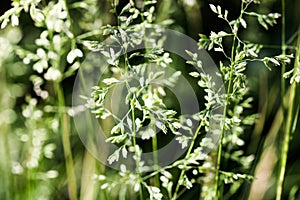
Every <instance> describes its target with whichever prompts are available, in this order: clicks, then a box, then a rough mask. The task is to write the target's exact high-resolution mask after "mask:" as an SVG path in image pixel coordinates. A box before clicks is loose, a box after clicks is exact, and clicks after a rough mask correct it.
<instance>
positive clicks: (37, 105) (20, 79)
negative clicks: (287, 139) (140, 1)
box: [0, 0, 300, 200]
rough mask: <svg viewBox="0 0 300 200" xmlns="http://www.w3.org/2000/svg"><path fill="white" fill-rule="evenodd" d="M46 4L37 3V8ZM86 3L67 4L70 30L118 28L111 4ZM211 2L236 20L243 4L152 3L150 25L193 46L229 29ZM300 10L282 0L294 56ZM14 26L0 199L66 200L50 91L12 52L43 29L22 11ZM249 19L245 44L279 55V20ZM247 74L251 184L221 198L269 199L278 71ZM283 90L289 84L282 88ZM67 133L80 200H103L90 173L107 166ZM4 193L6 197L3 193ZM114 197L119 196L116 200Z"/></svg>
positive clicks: (1, 85)
mask: <svg viewBox="0 0 300 200" xmlns="http://www.w3.org/2000/svg"><path fill="white" fill-rule="evenodd" d="M20 2H21V0H20ZM50 2H51V1H49V0H43V1H42V5H47V4H49V3H50ZM53 2H56V1H53ZM78 2H79V1H78ZM86 2H89V3H90V4H93V8H94V10H86V9H84V8H80V6H79V4H78V8H76V9H75V6H74V5H77V4H74V3H76V1H75V0H67V3H68V5H73V6H74V9H70V15H71V20H72V29H73V31H74V33H75V34H76V35H80V34H83V33H85V32H86V30H88V29H91V30H93V29H94V30H96V29H97V28H99V27H101V26H102V25H106V24H111V25H114V24H116V17H115V16H114V15H113V14H112V13H111V12H110V10H111V9H112V8H111V2H110V1H107V0H95V1H86ZM127 3H128V1H123V0H120V2H119V6H118V7H119V8H120V9H121V8H123V7H124V6H125V5H126V4H127ZM209 4H218V5H221V7H222V8H225V9H227V10H228V11H229V18H230V19H234V18H236V17H237V16H238V15H239V10H240V6H241V2H240V1H239V0H227V1H217V0H161V1H160V0H158V2H157V5H156V21H157V22H159V21H163V20H165V19H172V20H174V23H173V24H172V25H171V27H170V28H171V29H174V30H177V31H180V32H182V33H184V34H186V35H188V36H190V37H192V38H193V39H195V40H196V41H198V40H199V33H201V34H205V35H209V34H210V32H211V31H215V32H217V31H221V30H226V29H228V27H226V25H225V24H224V23H223V21H222V20H220V19H219V18H218V17H217V16H216V15H215V14H214V13H213V12H211V10H210V8H209ZM11 7H12V6H11V2H10V1H8V0H2V1H1V6H0V15H2V14H4V12H5V11H7V10H8V9H10V8H11ZM254 7H255V9H256V11H257V12H259V13H270V12H277V13H281V1H280V0H263V1H262V3H261V4H259V5H255V6H254ZM299 9H300V1H299V0H288V1H286V44H287V53H293V54H295V52H296V45H297V44H296V43H297V31H298V30H299V25H300V12H299ZM82 18H90V19H89V23H90V24H83V23H84V22H82ZM19 21H20V22H19V23H20V24H19V26H18V27H11V26H8V27H7V28H6V29H2V30H0V134H1V139H0V145H1V148H0V150H1V151H0V152H1V154H0V156H1V157H0V166H1V175H0V177H1V178H0V199H8V198H10V199H69V198H70V197H69V194H68V191H67V190H68V188H67V187H68V186H67V174H66V170H65V162H66V160H65V159H66V158H65V157H64V149H63V145H62V140H61V136H60V135H59V134H58V133H59V128H58V127H59V122H58V120H57V118H56V117H55V116H56V115H57V112H56V111H57V110H56V107H55V106H53V105H52V104H51V102H55V101H56V99H55V98H56V97H55V95H54V93H55V92H54V89H53V85H51V84H49V83H48V82H46V81H45V80H43V79H42V78H39V77H38V75H37V73H36V72H35V71H34V70H33V69H32V65H30V64H27V65H26V64H24V60H22V59H21V58H20V57H22V56H20V54H22V53H21V51H19V53H18V46H22V48H24V49H27V50H28V51H35V50H36V48H37V47H36V39H38V38H39V37H40V34H41V32H42V28H41V27H38V26H35V25H34V22H33V21H32V19H31V18H30V16H29V14H28V13H25V12H21V14H20V18H19ZM247 21H248V28H247V29H246V30H245V31H243V32H241V37H242V38H243V39H244V40H248V41H252V42H254V43H257V44H262V45H263V49H262V53H261V54H262V55H265V56H272V55H278V54H280V53H281V43H282V39H281V19H279V20H278V23H277V24H276V25H274V26H273V27H270V29H269V30H265V29H264V28H263V27H261V26H259V25H258V23H257V21H256V20H255V19H250V18H249V19H247ZM96 39H97V37H96ZM64 45H65V46H64V48H65V49H68V48H70V46H71V45H72V41H66V42H65V44H64ZM211 56H212V58H213V59H214V60H215V61H216V63H218V62H219V60H222V59H224V58H223V57H222V56H221V55H220V54H217V53H211ZM292 68H293V63H292V64H291V65H288V66H287V70H289V69H292ZM246 75H247V79H248V84H249V87H250V93H249V96H253V97H254V103H253V107H252V109H251V111H249V114H251V113H260V117H259V120H258V121H257V122H256V124H255V125H254V126H252V127H250V128H248V129H247V130H246V133H245V141H246V145H245V146H244V147H243V148H244V149H243V150H244V151H245V152H246V154H249V155H250V154H254V155H255V160H254V162H253V164H252V166H251V169H250V170H249V171H248V172H247V173H248V174H252V175H253V176H254V177H255V178H254V180H253V182H247V183H244V184H243V186H242V187H241V189H239V190H238V191H237V192H236V193H235V195H234V196H232V197H230V198H227V199H253V200H258V199H275V193H276V192H275V190H276V177H277V174H278V160H279V147H280V144H281V141H282V135H283V130H282V128H281V124H282V122H283V121H285V120H286V119H285V118H284V117H283V115H282V113H281V111H280V106H281V100H280V99H281V98H280V96H281V68H280V67H274V68H272V70H271V71H270V70H268V69H267V68H266V67H264V66H263V64H260V63H252V64H250V65H248V66H247V71H246ZM74 78H75V77H74V75H70V76H69V77H68V78H66V79H64V81H62V83H61V85H62V87H63V89H64V97H65V104H66V106H70V105H71V94H72V86H73V83H74ZM288 88H289V83H288V81H287V82H286V89H287V90H288ZM43 91H47V92H44V93H43ZM37 93H38V94H40V95H37ZM299 94H300V92H299V93H298V95H299ZM43 95H44V96H45V95H46V96H47V95H49V96H50V98H48V99H47V100H45V101H44V100H43V98H42V96H43ZM298 103H299V101H298ZM41 118H42V119H43V120H42V121H41V120H40V119H41ZM298 121H299V120H298ZM299 124H300V123H295V124H294V130H295V131H294V134H293V136H292V140H291V144H290V151H289V154H288V161H287V169H286V175H285V182H284V198H283V199H289V198H290V199H300V191H299V187H300V157H299V153H300V145H299V141H300V127H299ZM71 129H72V130H71V132H70V134H71V140H70V148H71V151H72V155H73V162H74V169H73V170H74V173H75V177H74V178H75V179H76V182H77V185H76V188H77V189H78V193H80V194H81V195H80V196H81V198H80V199H109V198H107V197H106V196H105V193H102V192H101V190H100V189H99V188H100V186H99V185H97V183H94V182H90V181H89V178H90V176H91V175H92V174H101V173H102V172H103V171H104V170H105V167H104V166H102V165H101V164H100V163H98V162H97V161H96V160H95V159H94V158H93V157H92V156H91V155H90V154H89V153H88V152H87V151H86V149H85V148H84V146H83V145H82V143H81V141H80V139H79V137H78V135H77V133H76V131H75V130H74V128H71ZM108 173H112V176H113V171H112V172H108ZM7 189H9V190H10V191H7ZM199 192H200V191H199V188H197V187H195V188H193V189H191V191H190V192H189V193H187V194H186V195H185V196H184V195H183V197H182V198H185V199H194V197H195V196H197V198H198V196H199ZM8 193H10V195H7V194H8ZM292 197H294V198H292ZM111 198H113V197H111ZM115 198H116V199H117V198H118V197H117V195H116V197H115Z"/></svg>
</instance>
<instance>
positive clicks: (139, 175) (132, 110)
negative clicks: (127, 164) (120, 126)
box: [131, 99, 144, 200]
mask: <svg viewBox="0 0 300 200" xmlns="http://www.w3.org/2000/svg"><path fill="white" fill-rule="evenodd" d="M131 120H132V129H133V130H132V131H133V135H132V139H133V146H134V153H135V157H136V158H135V165H136V172H137V174H138V179H139V182H140V187H141V188H140V190H139V193H140V200H143V199H144V198H143V188H142V182H143V179H142V177H141V173H140V163H139V155H138V154H139V152H137V150H136V145H137V144H136V126H135V112H134V99H132V100H131Z"/></svg>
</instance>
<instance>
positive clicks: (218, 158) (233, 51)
mask: <svg viewBox="0 0 300 200" xmlns="http://www.w3.org/2000/svg"><path fill="white" fill-rule="evenodd" d="M236 38H237V37H236V36H234V38H233V43H232V49H231V65H230V75H229V82H228V88H227V94H226V102H225V106H224V109H223V123H222V131H221V136H220V141H219V147H218V154H217V167H216V176H215V191H214V193H215V199H216V200H217V199H218V198H219V182H220V168H221V160H222V152H223V139H224V135H225V118H226V115H227V109H228V105H229V96H230V95H229V94H230V91H231V88H232V84H233V79H232V76H233V68H234V54H235V42H236Z"/></svg>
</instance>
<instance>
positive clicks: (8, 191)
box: [0, 66, 13, 199]
mask: <svg viewBox="0 0 300 200" xmlns="http://www.w3.org/2000/svg"><path fill="white" fill-rule="evenodd" d="M1 68H2V69H1ZM0 69H1V71H0V75H1V77H0V81H1V88H0V89H3V90H4V91H1V93H0V94H2V95H1V96H0V97H1V99H0V108H1V110H5V109H8V107H9V105H7V104H8V102H9V101H8V100H7V99H4V98H7V97H8V95H7V94H6V92H5V90H6V78H5V67H4V66H0ZM1 102H3V105H2V104H1ZM0 128H1V129H0V130H1V133H0V138H1V141H0V142H1V152H2V153H1V154H0V156H1V158H2V160H1V165H0V167H1V168H3V169H2V170H1V171H2V174H3V178H4V187H5V191H4V193H5V197H6V199H11V198H12V194H13V193H12V177H11V170H10V169H11V164H10V162H11V159H10V150H9V144H8V133H9V125H8V124H6V123H5V122H2V123H1V122H0ZM1 192H2V191H1Z"/></svg>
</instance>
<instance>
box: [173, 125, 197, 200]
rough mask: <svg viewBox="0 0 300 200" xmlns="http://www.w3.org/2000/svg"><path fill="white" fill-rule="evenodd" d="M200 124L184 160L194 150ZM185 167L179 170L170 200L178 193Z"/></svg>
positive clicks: (174, 198)
mask: <svg viewBox="0 0 300 200" xmlns="http://www.w3.org/2000/svg"><path fill="white" fill-rule="evenodd" d="M201 124H202V123H200V125H199V126H198V128H197V130H196V132H195V134H194V136H193V139H192V142H191V145H190V147H189V149H188V151H187V153H186V156H185V157H186V158H188V157H189V156H190V154H191V152H192V149H193V148H194V145H195V141H196V139H197V137H198V135H199V132H200V129H201V127H202V125H201ZM185 167H186V164H184V167H183V169H182V170H181V173H180V175H179V178H178V181H177V185H176V188H175V192H174V195H173V197H172V200H176V199H177V197H178V191H179V187H180V184H179V183H180V180H182V179H183V176H184V174H185Z"/></svg>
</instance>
